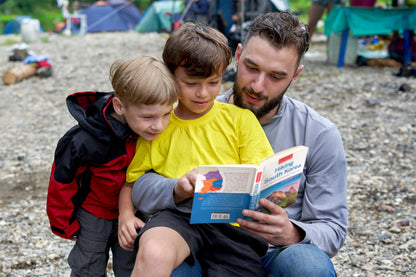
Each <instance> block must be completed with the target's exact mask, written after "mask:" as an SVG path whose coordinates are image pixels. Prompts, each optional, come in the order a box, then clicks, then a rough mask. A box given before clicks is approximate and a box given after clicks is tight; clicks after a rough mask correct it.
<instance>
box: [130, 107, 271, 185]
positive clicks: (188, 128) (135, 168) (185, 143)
mask: <svg viewBox="0 0 416 277" xmlns="http://www.w3.org/2000/svg"><path fill="white" fill-rule="evenodd" d="M272 154H273V150H272V148H271V146H270V144H269V141H268V140H267V137H266V135H265V134H264V131H263V128H262V127H261V125H260V123H259V122H258V120H257V118H256V117H255V116H254V114H253V113H252V112H251V111H249V110H247V109H241V108H239V107H237V106H234V105H231V104H226V103H220V102H217V101H215V102H214V105H213V107H212V109H211V110H210V111H209V112H208V113H207V114H205V115H203V116H202V117H200V118H198V119H194V120H182V119H180V118H178V117H177V116H176V115H175V113H174V112H172V115H171V118H170V122H169V125H168V127H167V128H166V130H165V131H163V132H162V134H160V135H159V136H158V137H157V138H156V139H155V140H153V141H146V140H144V139H142V138H139V140H138V141H137V145H136V153H135V155H134V158H133V160H132V162H131V163H130V165H129V167H128V169H127V176H126V180H127V182H129V183H130V182H134V181H136V180H137V179H138V178H139V177H140V176H141V175H143V174H144V173H145V172H146V171H149V170H152V169H153V170H154V171H155V172H157V173H158V174H160V175H163V176H165V177H167V178H180V177H182V176H183V175H184V174H185V173H187V172H189V171H191V170H192V169H193V168H195V167H198V166H199V165H204V164H205V165H210V164H212V165H214V164H256V165H257V164H259V163H260V161H261V160H263V159H264V158H266V157H268V156H270V155H272Z"/></svg>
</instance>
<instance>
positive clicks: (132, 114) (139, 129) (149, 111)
mask: <svg viewBox="0 0 416 277" xmlns="http://www.w3.org/2000/svg"><path fill="white" fill-rule="evenodd" d="M114 99H117V100H118V101H117V100H115V101H113V104H114V110H115V111H116V113H117V114H118V115H120V116H122V117H123V118H124V121H125V123H127V124H128V125H129V127H130V129H132V130H133V132H135V133H136V134H137V135H139V136H141V137H142V138H143V139H145V140H154V139H156V138H157V137H158V136H159V135H160V134H161V133H162V132H163V131H164V130H165V129H166V127H167V126H168V123H169V119H170V114H171V112H172V109H173V104H154V105H145V104H138V105H129V106H124V105H123V104H122V103H121V101H120V100H119V99H118V98H114Z"/></svg>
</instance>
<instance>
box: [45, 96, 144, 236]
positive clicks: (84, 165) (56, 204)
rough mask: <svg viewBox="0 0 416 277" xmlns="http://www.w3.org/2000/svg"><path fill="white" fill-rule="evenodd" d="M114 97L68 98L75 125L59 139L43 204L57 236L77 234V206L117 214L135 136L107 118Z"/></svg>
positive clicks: (106, 216)
mask: <svg viewBox="0 0 416 277" xmlns="http://www.w3.org/2000/svg"><path fill="white" fill-rule="evenodd" d="M113 97H114V94H113V93H103V92H96V91H86V92H77V93H73V94H71V95H69V96H68V97H67V100H66V101H67V106H68V110H69V112H70V113H71V115H72V116H73V117H74V118H75V119H76V120H77V121H78V125H76V126H74V127H72V128H71V129H70V130H69V131H67V133H66V134H65V135H64V136H63V137H62V138H61V139H60V140H59V142H58V145H57V147H56V151H55V158H54V162H53V165H52V170H51V176H50V180H49V188H48V196H47V204H46V210H47V213H48V217H49V222H50V225H51V229H52V232H53V233H54V234H56V235H58V236H60V237H63V238H67V239H68V238H71V237H73V236H74V235H76V234H77V231H78V230H79V222H78V220H77V212H78V209H79V208H80V207H82V208H83V209H85V210H87V211H88V212H90V213H91V214H92V215H94V216H96V217H100V218H104V219H109V220H113V219H116V218H117V217H118V197H119V192H120V190H121V187H122V186H123V184H124V183H125V180H126V170H127V166H128V165H129V163H130V162H131V160H132V158H133V156H134V152H135V147H136V140H137V135H136V134H134V132H133V131H132V130H131V129H130V128H129V127H128V125H127V124H124V123H122V122H120V121H118V120H116V119H115V118H113V117H112V116H111V113H113V112H114V109H113V104H112V99H113Z"/></svg>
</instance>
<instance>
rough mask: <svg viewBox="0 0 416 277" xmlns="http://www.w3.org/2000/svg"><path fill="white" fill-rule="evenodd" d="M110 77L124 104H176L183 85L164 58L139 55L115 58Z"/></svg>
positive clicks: (116, 94) (116, 93)
mask: <svg viewBox="0 0 416 277" xmlns="http://www.w3.org/2000/svg"><path fill="white" fill-rule="evenodd" d="M110 80H111V84H112V86H113V89H114V94H115V96H117V97H119V98H120V99H121V101H123V103H124V104H127V105H129V104H133V105H134V104H136V105H137V104H146V105H153V104H172V103H174V102H175V101H176V100H177V98H178V95H179V89H178V87H177V84H176V82H175V79H174V77H173V75H172V73H171V72H170V71H169V69H168V68H167V66H166V65H165V64H164V63H163V61H162V60H160V59H158V58H155V57H151V56H146V55H138V56H134V57H130V58H127V59H120V60H118V61H116V62H114V63H113V64H112V65H111V68H110Z"/></svg>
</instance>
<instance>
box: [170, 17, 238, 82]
mask: <svg viewBox="0 0 416 277" xmlns="http://www.w3.org/2000/svg"><path fill="white" fill-rule="evenodd" d="M162 56H163V60H164V61H165V63H166V64H167V66H168V67H169V69H170V71H171V72H172V73H173V72H174V71H175V70H176V69H177V68H178V67H183V69H184V71H185V73H186V74H187V75H189V76H193V77H198V78H207V77H210V76H212V75H214V74H216V73H219V74H221V75H222V74H223V73H224V72H225V70H226V69H227V66H228V65H229V64H230V63H231V59H232V53H231V50H230V47H229V46H228V43H227V39H226V37H225V36H224V35H223V34H222V33H221V32H220V31H218V30H216V29H214V28H212V27H209V26H207V25H204V24H201V23H197V22H186V23H184V24H183V25H181V26H180V27H178V28H176V29H174V30H173V31H172V33H171V34H170V36H169V39H168V40H167V41H166V44H165V47H164V49H163V55H162Z"/></svg>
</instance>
